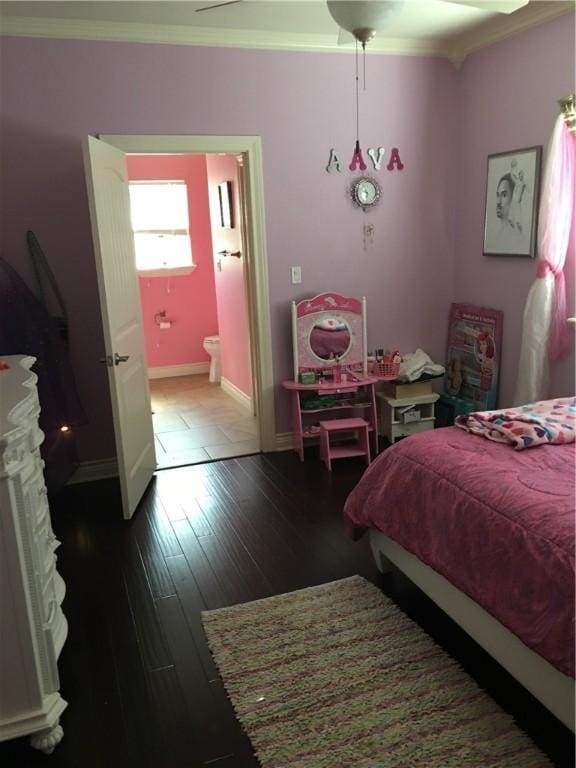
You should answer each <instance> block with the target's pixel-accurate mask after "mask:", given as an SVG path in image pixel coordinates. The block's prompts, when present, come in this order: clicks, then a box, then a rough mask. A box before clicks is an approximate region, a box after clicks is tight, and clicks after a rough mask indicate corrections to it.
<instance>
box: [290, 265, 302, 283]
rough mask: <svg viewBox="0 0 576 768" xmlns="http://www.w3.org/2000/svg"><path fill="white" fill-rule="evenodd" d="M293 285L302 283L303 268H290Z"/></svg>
mask: <svg viewBox="0 0 576 768" xmlns="http://www.w3.org/2000/svg"><path fill="white" fill-rule="evenodd" d="M290 275H291V277H292V285H299V284H300V283H301V282H302V267H290Z"/></svg>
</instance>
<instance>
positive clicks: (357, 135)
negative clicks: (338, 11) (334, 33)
mask: <svg viewBox="0 0 576 768" xmlns="http://www.w3.org/2000/svg"><path fill="white" fill-rule="evenodd" d="M354 58H355V60H356V141H359V140H360V117H359V115H360V106H359V103H358V40H356V52H355V54H354Z"/></svg>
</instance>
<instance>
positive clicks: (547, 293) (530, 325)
mask: <svg viewBox="0 0 576 768" xmlns="http://www.w3.org/2000/svg"><path fill="white" fill-rule="evenodd" d="M575 169H576V137H575V136H574V135H573V134H571V133H570V131H569V129H568V127H567V125H566V123H565V122H564V118H563V117H562V115H559V116H558V119H557V120H556V124H555V126H554V131H553V133H552V137H551V139H550V144H549V146H548V152H547V159H546V168H545V171H544V182H543V185H542V193H541V198H540V211H539V222H538V271H537V274H536V280H535V281H534V284H533V285H532V288H531V289H530V293H529V294H528V298H527V300H526V306H525V308H524V325H523V329H522V347H521V351H520V363H519V366H518V379H517V382H516V393H515V396H514V404H515V405H522V404H523V403H533V402H535V401H537V400H543V399H545V397H546V396H547V387H548V376H549V361H550V360H552V361H554V360H559V359H560V358H562V357H564V356H565V355H566V353H567V352H568V350H569V345H570V336H569V334H568V325H567V323H566V318H567V312H566V285H565V280H564V263H565V260H566V252H567V250H568V244H569V238H570V229H571V225H572V213H573V210H574V197H575V191H574V184H575V181H576V176H575Z"/></svg>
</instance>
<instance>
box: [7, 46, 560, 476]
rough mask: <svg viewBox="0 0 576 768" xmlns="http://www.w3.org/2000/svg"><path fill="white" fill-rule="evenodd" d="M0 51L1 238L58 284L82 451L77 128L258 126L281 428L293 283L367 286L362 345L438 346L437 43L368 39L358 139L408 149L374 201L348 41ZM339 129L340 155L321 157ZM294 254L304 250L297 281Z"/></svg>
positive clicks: (104, 420) (96, 373) (446, 101)
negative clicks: (286, 47)
mask: <svg viewBox="0 0 576 768" xmlns="http://www.w3.org/2000/svg"><path fill="white" fill-rule="evenodd" d="M551 42H553V41H551ZM0 64H1V67H0V77H2V82H1V83H0V85H1V87H2V114H1V117H0V119H1V120H2V124H1V126H0V127H1V137H2V142H1V146H0V151H1V152H2V157H1V167H2V174H1V179H0V184H1V185H2V190H1V191H2V198H3V203H2V216H3V220H2V234H1V246H2V253H3V254H4V255H5V257H6V258H7V259H8V260H9V261H10V262H11V263H12V264H14V265H15V266H16V268H17V269H18V270H19V271H20V272H21V273H22V274H23V276H24V277H25V278H26V279H28V280H30V278H31V273H30V267H29V260H28V256H27V253H26V245H25V233H26V230H27V229H29V228H32V229H33V230H34V231H35V232H36V234H37V236H38V237H39V239H40V242H41V243H42V246H43V248H44V250H45V252H46V255H47V257H48V259H49V261H50V264H51V265H52V268H53V270H54V273H55V275H56V278H57V280H58V282H59V285H60V287H61V290H62V292H63V295H64V297H65V299H66V303H67V306H68V311H69V315H70V319H71V355H72V362H73V365H74V369H75V371H76V375H77V378H78V386H79V390H80V394H81V397H82V400H83V403H84V406H85V408H86V410H87V413H88V419H89V422H88V424H87V425H86V426H85V427H84V428H83V429H82V433H81V435H80V436H79V450H80V457H81V459H82V460H83V461H87V460H94V459H100V458H107V457H109V456H112V455H114V437H113V429H112V416H111V408H110V400H109V389H108V382H107V376H106V372H105V370H104V368H103V366H101V365H99V363H98V358H99V357H100V356H101V355H102V354H103V352H104V345H103V336H102V327H101V316H100V307H99V299H98V291H97V282H96V270H95V261H94V252H93V245H92V236H91V228H90V220H89V213H88V203H87V196H86V185H85V178H84V171H83V164H82V149H81V144H82V139H83V137H84V136H86V135H87V134H106V133H116V134H122V133H125V134H136V133H137V134H206V135H211V134H216V135H243V134H244V135H258V136H260V137H261V140H262V147H263V174H264V203H265V215H266V221H265V226H266V233H265V234H266V251H267V258H268V271H269V292H270V312H271V335H272V349H273V365H274V381H275V384H274V395H275V406H276V429H277V432H279V433H283V432H287V431H289V430H290V428H291V427H290V414H289V398H288V397H287V394H286V392H285V391H284V390H283V389H282V386H281V382H282V380H283V379H286V378H289V377H290V376H291V375H292V364H291V331H290V313H289V305H290V301H291V300H292V299H296V300H299V299H301V298H304V297H306V296H312V295H314V294H316V293H319V292H321V291H324V290H333V291H337V292H339V293H342V294H345V295H346V294H348V295H352V296H357V297H360V296H363V295H365V296H366V297H367V302H368V338H369V341H368V343H369V345H370V346H371V347H375V346H381V347H394V348H399V349H402V350H403V351H410V350H414V349H416V347H422V348H423V349H425V350H426V351H428V352H429V353H430V354H431V355H432V356H433V357H435V358H437V359H442V357H443V354H444V348H445V337H446V322H447V313H448V306H449V304H450V301H452V300H453V298H454V295H455V292H454V287H453V281H454V210H455V203H456V197H457V195H460V194H461V189H462V184H467V182H464V181H463V176H462V175H461V174H460V173H459V155H458V150H457V147H458V135H459V134H458V127H459V123H458V121H459V112H458V92H457V82H458V78H459V76H460V75H459V72H458V70H457V69H456V68H455V67H453V66H452V64H450V63H449V62H448V61H445V60H442V59H439V58H424V57H422V58H420V57H412V56H411V57H401V56H387V55H382V56H381V55H370V56H367V57H366V77H367V88H366V91H361V94H360V114H361V122H360V131H361V141H362V144H363V146H364V147H368V146H372V147H378V146H383V147H385V148H386V150H387V151H389V149H390V148H391V147H393V146H397V147H399V148H400V152H401V157H402V160H403V162H404V170H403V171H397V170H396V171H392V172H390V171H387V170H386V169H385V166H383V167H382V169H381V170H380V171H373V173H374V175H376V176H377V177H378V178H379V180H380V183H381V185H382V198H381V203H380V205H379V206H378V207H377V208H376V209H375V210H373V211H371V212H370V213H363V212H362V211H361V210H358V209H356V208H354V207H353V206H352V203H351V201H350V198H349V194H348V189H349V186H350V182H351V179H352V178H353V176H354V175H355V174H352V173H351V172H350V171H348V170H347V167H346V164H347V162H349V160H350V157H351V154H352V149H353V144H354V139H355V131H356V118H355V96H354V83H355V80H354V72H355V70H354V58H353V56H350V55H349V54H348V53H340V52H335V53H313V52H301V53H300V52H288V51H257V50H243V49H233V48H221V49H217V48H209V47H192V46H177V45H154V44H141V43H119V42H95V41H84V40H51V39H40V38H24V37H18V38H9V37H5V38H3V39H2V46H1V49H0ZM498 114H499V113H497V112H495V114H494V119H495V120H496V119H498ZM332 147H334V148H336V149H337V150H338V151H339V152H340V155H341V159H342V162H343V171H342V172H341V173H327V172H326V170H325V168H326V164H327V162H328V156H329V152H330V149H331V148H332ZM356 175H357V174H356ZM364 225H372V227H373V234H372V236H369V235H368V236H366V237H365V236H364ZM479 258H481V257H479ZM291 265H300V266H301V267H302V284H301V285H296V286H294V285H292V284H291V283H290V266H291Z"/></svg>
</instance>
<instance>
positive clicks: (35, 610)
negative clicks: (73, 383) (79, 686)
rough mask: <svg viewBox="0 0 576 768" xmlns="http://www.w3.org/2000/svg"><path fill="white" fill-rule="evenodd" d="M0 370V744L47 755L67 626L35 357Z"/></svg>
mask: <svg viewBox="0 0 576 768" xmlns="http://www.w3.org/2000/svg"><path fill="white" fill-rule="evenodd" d="M2 361H4V362H6V363H8V365H9V366H10V368H9V369H8V370H0V741H3V740H5V739H12V738H16V737H18V736H23V735H26V734H30V735H31V738H30V742H31V744H32V746H33V747H36V748H37V749H40V750H42V751H43V752H46V753H50V752H52V750H53V749H54V747H55V746H56V744H58V742H59V741H60V740H61V739H62V736H63V732H62V728H61V726H60V725H59V723H58V720H59V717H60V715H61V714H62V712H63V710H64V709H65V707H66V702H65V701H64V699H63V698H62V697H61V696H60V693H59V690H58V689H59V687H60V683H59V680H58V668H57V659H58V656H59V655H60V651H61V650H62V646H63V645H64V641H65V639H66V635H67V632H68V624H67V622H66V618H65V617H64V614H63V613H62V609H61V607H60V605H61V603H62V600H63V599H64V593H65V585H64V581H63V580H62V578H61V576H60V575H59V573H58V571H57V570H56V554H55V551H56V548H57V547H58V545H59V542H58V540H57V539H56V537H55V536H54V534H53V532H52V526H51V524H50V510H49V509H48V498H47V494H46V487H45V485H44V475H43V467H44V462H43V461H42V459H41V458H40V450H39V446H40V444H41V443H42V440H43V439H44V435H43V434H42V432H41V431H40V429H39V427H38V414H39V413H40V404H39V401H38V394H37V391H36V381H37V377H36V374H34V373H33V372H32V371H31V370H30V368H31V366H32V365H33V364H34V358H32V357H25V356H22V355H17V356H10V357H4V358H2Z"/></svg>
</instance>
